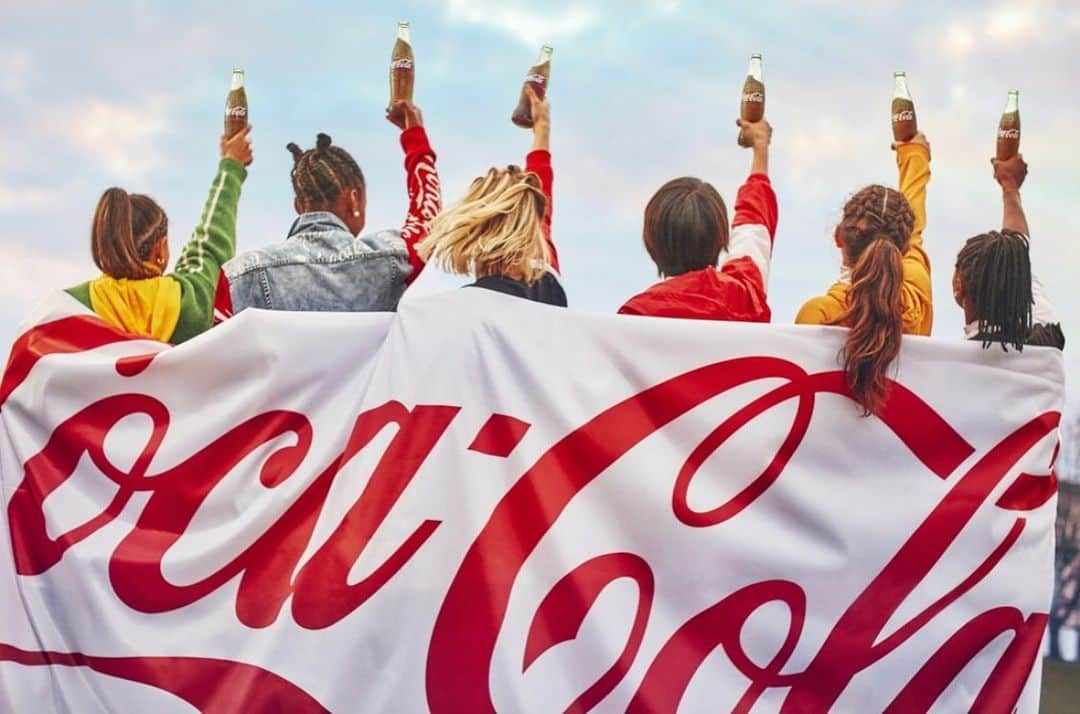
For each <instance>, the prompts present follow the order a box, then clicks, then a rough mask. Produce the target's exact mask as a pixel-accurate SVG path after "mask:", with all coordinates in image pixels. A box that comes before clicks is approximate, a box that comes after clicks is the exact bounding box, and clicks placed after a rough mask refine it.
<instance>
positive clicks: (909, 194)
mask: <svg viewBox="0 0 1080 714" xmlns="http://www.w3.org/2000/svg"><path fill="white" fill-rule="evenodd" d="M896 165H897V168H898V169H899V171H900V193H902V194H904V198H906V199H907V201H908V204H909V205H910V206H911V211H912V212H913V213H914V214H915V225H914V227H913V228H912V229H911V242H910V244H909V246H908V250H907V252H906V253H905V254H904V284H903V288H902V292H903V301H904V331H905V332H908V333H912V334H919V335H929V334H930V328H931V327H932V325H933V289H932V285H931V281H930V257H929V256H928V255H927V254H926V251H925V250H924V249H923V230H924V229H925V228H926V186H927V184H929V183H930V150H929V149H927V148H926V147H925V146H923V145H922V144H901V145H900V146H899V147H897V150H896Z"/></svg>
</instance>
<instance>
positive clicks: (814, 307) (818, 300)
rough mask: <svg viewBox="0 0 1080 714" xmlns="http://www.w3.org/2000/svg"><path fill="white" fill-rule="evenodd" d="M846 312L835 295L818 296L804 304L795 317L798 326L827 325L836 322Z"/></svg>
mask: <svg viewBox="0 0 1080 714" xmlns="http://www.w3.org/2000/svg"><path fill="white" fill-rule="evenodd" d="M843 310H844V304H843V303H842V302H841V301H840V300H838V299H837V297H836V296H835V295H831V294H828V295H818V296H817V297H812V298H810V299H809V300H807V301H806V302H804V303H803V305H802V307H801V308H799V312H798V314H796V315H795V324H796V325H827V324H829V323H831V322H834V321H835V320H836V319H837V318H838V317H840V315H841V313H842V312H843Z"/></svg>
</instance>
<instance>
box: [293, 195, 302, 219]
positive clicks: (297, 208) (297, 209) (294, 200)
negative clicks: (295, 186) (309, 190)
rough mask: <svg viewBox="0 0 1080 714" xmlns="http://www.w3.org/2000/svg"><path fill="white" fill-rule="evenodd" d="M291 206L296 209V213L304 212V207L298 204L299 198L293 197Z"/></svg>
mask: <svg viewBox="0 0 1080 714" xmlns="http://www.w3.org/2000/svg"><path fill="white" fill-rule="evenodd" d="M292 205H293V208H295V209H296V214H297V215H301V214H303V212H304V207H303V206H302V205H301V204H300V199H299V198H294V199H293V202H292Z"/></svg>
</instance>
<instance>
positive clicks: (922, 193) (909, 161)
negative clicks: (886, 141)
mask: <svg viewBox="0 0 1080 714" xmlns="http://www.w3.org/2000/svg"><path fill="white" fill-rule="evenodd" d="M893 148H895V149H896V167H897V169H899V172H900V193H902V194H904V198H906V199H907V201H908V204H910V206H911V210H912V212H913V213H914V214H915V225H914V227H913V228H912V229H911V247H912V248H919V249H922V243H923V239H922V234H923V230H924V229H925V228H926V186H927V184H929V183H930V143H929V142H928V141H927V140H926V136H925V135H923V133H922V132H919V133H918V134H916V135H915V138H914V139H912V140H911V141H904V142H897V143H895V144H893ZM927 265H928V266H929V262H928V263H927Z"/></svg>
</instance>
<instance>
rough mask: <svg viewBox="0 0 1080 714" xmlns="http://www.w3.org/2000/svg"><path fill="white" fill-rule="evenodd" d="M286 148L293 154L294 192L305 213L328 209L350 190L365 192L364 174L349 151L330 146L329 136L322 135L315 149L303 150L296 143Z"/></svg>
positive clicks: (316, 142) (318, 137) (292, 175)
mask: <svg viewBox="0 0 1080 714" xmlns="http://www.w3.org/2000/svg"><path fill="white" fill-rule="evenodd" d="M285 148H287V149H288V150H289V152H290V153H291V154H292V155H293V168H292V172H291V174H290V175H291V178H292V185H293V191H294V192H295V193H296V199H297V201H298V202H299V203H300V205H301V206H303V207H304V208H305V210H312V209H319V208H325V207H327V206H329V205H331V204H332V203H334V202H335V201H337V200H338V198H340V197H341V194H342V192H343V191H344V190H345V189H349V188H358V189H360V190H361V191H363V190H364V188H365V184H364V172H363V171H361V170H360V166H359V164H357V163H356V161H355V160H354V159H353V157H352V156H351V155H350V154H349V152H348V151H345V149H342V148H341V147H340V146H331V139H330V136H329V135H328V134H322V133H320V134H319V135H318V136H317V137H316V140H315V148H314V149H308V150H307V151H303V150H302V149H301V148H300V147H299V146H297V145H296V144H295V143H289V144H288V145H287V146H286V147H285Z"/></svg>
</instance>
